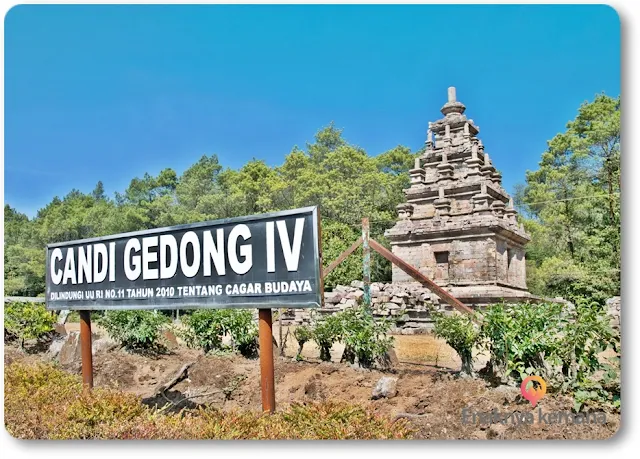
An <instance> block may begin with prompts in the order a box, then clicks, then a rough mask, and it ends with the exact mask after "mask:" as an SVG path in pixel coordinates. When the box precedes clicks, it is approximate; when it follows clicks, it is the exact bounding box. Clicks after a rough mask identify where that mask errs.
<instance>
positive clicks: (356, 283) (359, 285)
mask: <svg viewBox="0 0 640 459" xmlns="http://www.w3.org/2000/svg"><path fill="white" fill-rule="evenodd" d="M351 286H352V287H355V288H360V289H362V288H364V282H362V281H359V280H354V281H353V282H351Z"/></svg>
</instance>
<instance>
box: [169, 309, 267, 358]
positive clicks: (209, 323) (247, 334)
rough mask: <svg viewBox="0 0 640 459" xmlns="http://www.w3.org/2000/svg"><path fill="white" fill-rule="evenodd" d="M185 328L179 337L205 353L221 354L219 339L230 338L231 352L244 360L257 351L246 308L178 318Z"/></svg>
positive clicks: (205, 311) (253, 326) (254, 329)
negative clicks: (214, 352) (217, 352)
mask: <svg viewBox="0 0 640 459" xmlns="http://www.w3.org/2000/svg"><path fill="white" fill-rule="evenodd" d="M182 323H183V324H184V325H185V329H184V330H183V331H182V332H181V336H182V338H183V339H184V340H185V341H186V342H187V344H188V345H189V346H191V347H197V348H201V349H203V350H204V351H205V352H211V351H215V350H219V351H224V350H226V348H225V346H223V345H222V338H223V337H224V336H225V335H227V334H228V335H229V336H230V337H231V343H232V344H231V350H237V351H239V352H240V353H241V354H242V355H243V356H245V357H254V356H256V355H257V352H258V341H257V337H258V327H257V325H256V323H255V321H254V320H253V314H252V313H251V310H249V309H199V310H197V311H194V312H193V313H191V314H189V315H185V316H183V318H182Z"/></svg>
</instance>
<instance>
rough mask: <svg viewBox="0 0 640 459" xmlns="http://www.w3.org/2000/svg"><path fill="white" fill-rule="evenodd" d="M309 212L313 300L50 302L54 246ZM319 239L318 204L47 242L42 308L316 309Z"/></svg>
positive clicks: (319, 296) (320, 281) (319, 283)
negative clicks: (155, 302)
mask: <svg viewBox="0 0 640 459" xmlns="http://www.w3.org/2000/svg"><path fill="white" fill-rule="evenodd" d="M308 213H311V228H310V231H311V232H312V239H313V241H316V242H317V243H315V244H313V245H314V247H313V256H314V260H313V261H314V263H313V265H314V278H315V279H316V280H317V287H316V288H315V291H314V292H313V293H312V294H313V296H315V300H316V301H300V302H296V301H291V302H288V301H287V302H283V301H282V298H281V297H278V296H274V298H273V300H268V298H269V296H268V295H262V296H260V297H261V298H267V300H265V301H262V302H255V301H251V299H252V298H256V297H257V296H245V297H244V298H246V301H237V302H233V303H225V302H224V301H223V302H220V303H209V304H204V303H200V304H197V303H194V302H193V301H192V300H190V299H189V297H182V298H176V299H171V302H170V303H164V304H154V303H153V302H151V303H149V302H145V303H146V304H136V300H121V301H119V302H118V304H117V305H110V306H105V305H104V304H103V305H99V304H98V305H96V304H86V303H83V304H77V305H74V304H73V303H74V301H50V295H49V294H50V292H49V288H48V287H49V282H50V260H51V257H50V254H51V250H52V249H55V248H62V247H70V246H76V245H83V244H93V243H107V242H114V241H116V240H121V239H127V238H134V237H148V236H152V235H154V234H161V233H173V232H179V231H185V230H186V231H189V230H195V229H199V228H206V227H217V226H224V225H238V224H243V223H253V222H259V221H263V220H274V219H278V218H283V217H290V216H295V215H302V214H308ZM321 244H322V241H321V239H320V216H319V210H318V206H307V207H301V208H297V209H289V210H283V211H277V212H268V213H264V214H254V215H246V216H241V217H231V218H223V219H217V220H208V221H204V222H196V223H186V224H181V225H174V226H165V227H161V228H152V229H148V230H139V231H130V232H127V233H119V234H114V235H107V236H100V237H93V238H86V239H78V240H72V241H64V242H56V243H51V244H47V246H46V248H45V257H46V263H45V264H46V266H45V269H46V272H45V280H46V286H47V288H46V296H45V307H46V309H47V310H50V311H56V310H62V309H69V310H76V311H82V310H83V311H104V310H112V311H120V310H156V309H157V310H175V309H264V308H269V309H270V308H281V307H286V308H290V309H298V308H320V307H322V304H323V298H322V296H323V290H324V285H323V284H324V278H323V276H322V267H321V263H322V258H321V247H320V245H321ZM295 296H297V295H291V297H295Z"/></svg>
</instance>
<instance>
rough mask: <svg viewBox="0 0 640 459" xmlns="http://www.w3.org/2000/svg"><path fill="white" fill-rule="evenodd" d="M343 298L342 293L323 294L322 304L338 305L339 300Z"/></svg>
mask: <svg viewBox="0 0 640 459" xmlns="http://www.w3.org/2000/svg"><path fill="white" fill-rule="evenodd" d="M343 297H344V293H343V292H336V291H334V292H324V302H325V303H332V304H335V303H339V302H340V300H341V299H342V298H343Z"/></svg>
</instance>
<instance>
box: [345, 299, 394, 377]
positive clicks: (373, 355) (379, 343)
mask: <svg viewBox="0 0 640 459" xmlns="http://www.w3.org/2000/svg"><path fill="white" fill-rule="evenodd" d="M336 316H337V317H338V320H339V321H340V323H341V329H342V330H341V336H340V340H341V341H342V342H343V343H344V345H345V350H344V359H345V360H347V361H348V362H349V363H354V362H355V361H356V359H357V361H358V365H360V366H361V367H364V368H371V367H372V366H373V365H374V364H375V363H378V364H380V365H381V366H383V367H385V366H387V365H388V362H387V360H386V358H387V353H388V352H389V349H391V346H393V337H390V336H388V334H389V331H390V330H391V326H392V325H393V322H392V321H391V320H388V319H378V320H376V319H374V318H373V315H372V314H371V311H369V310H368V309H366V308H364V307H355V308H349V309H345V310H344V311H342V312H340V313H338V314H336Z"/></svg>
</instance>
